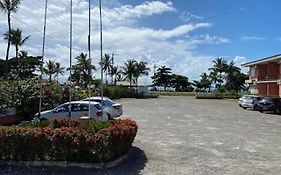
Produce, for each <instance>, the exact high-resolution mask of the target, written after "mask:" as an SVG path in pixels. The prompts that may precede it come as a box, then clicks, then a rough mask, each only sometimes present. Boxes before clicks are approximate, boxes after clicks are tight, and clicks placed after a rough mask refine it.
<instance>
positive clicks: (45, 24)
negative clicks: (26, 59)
mask: <svg viewBox="0 0 281 175" xmlns="http://www.w3.org/2000/svg"><path fill="white" fill-rule="evenodd" d="M47 12H48V0H46V1H45V15H44V29H43V30H44V32H43V43H42V64H41V66H40V78H39V80H40V82H39V83H40V98H39V113H38V118H39V119H40V117H41V111H42V95H43V92H42V79H43V78H42V77H43V65H44V56H45V44H46V28H47Z"/></svg>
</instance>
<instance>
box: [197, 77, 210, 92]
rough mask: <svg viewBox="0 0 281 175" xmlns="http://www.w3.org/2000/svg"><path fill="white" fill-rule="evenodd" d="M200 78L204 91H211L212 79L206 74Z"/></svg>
mask: <svg viewBox="0 0 281 175" xmlns="http://www.w3.org/2000/svg"><path fill="white" fill-rule="evenodd" d="M200 78H201V80H200V82H201V85H202V88H203V89H204V91H206V90H207V89H209V90H210V87H211V84H212V81H211V80H210V77H209V76H208V75H207V74H206V73H202V74H201V75H200Z"/></svg>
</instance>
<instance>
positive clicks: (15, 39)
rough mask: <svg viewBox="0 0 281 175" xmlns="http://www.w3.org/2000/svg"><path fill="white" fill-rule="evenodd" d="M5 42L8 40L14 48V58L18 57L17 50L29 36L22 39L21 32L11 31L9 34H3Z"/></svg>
mask: <svg viewBox="0 0 281 175" xmlns="http://www.w3.org/2000/svg"><path fill="white" fill-rule="evenodd" d="M4 36H5V37H4V39H5V40H10V42H11V44H12V45H14V46H15V47H16V58H18V55H19V48H20V47H21V46H22V45H23V44H24V43H25V42H26V40H28V38H29V37H30V36H27V37H24V38H22V30H20V29H19V28H17V29H16V30H14V29H12V30H11V31H10V32H9V31H8V32H7V33H6V34H4Z"/></svg>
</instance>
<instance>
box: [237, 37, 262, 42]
mask: <svg viewBox="0 0 281 175" xmlns="http://www.w3.org/2000/svg"><path fill="white" fill-rule="evenodd" d="M265 39H266V37H259V36H242V37H241V40H243V41H261V40H265Z"/></svg>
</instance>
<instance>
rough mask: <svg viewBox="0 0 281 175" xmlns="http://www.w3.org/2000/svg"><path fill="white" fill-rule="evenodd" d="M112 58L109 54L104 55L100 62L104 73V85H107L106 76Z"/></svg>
mask: <svg viewBox="0 0 281 175" xmlns="http://www.w3.org/2000/svg"><path fill="white" fill-rule="evenodd" d="M111 61H112V58H111V57H110V55H109V54H105V55H104V56H103V57H102V60H101V62H100V65H101V68H102V70H103V72H104V73H105V83H106V84H108V81H107V75H108V73H109V72H110V68H111Z"/></svg>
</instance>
